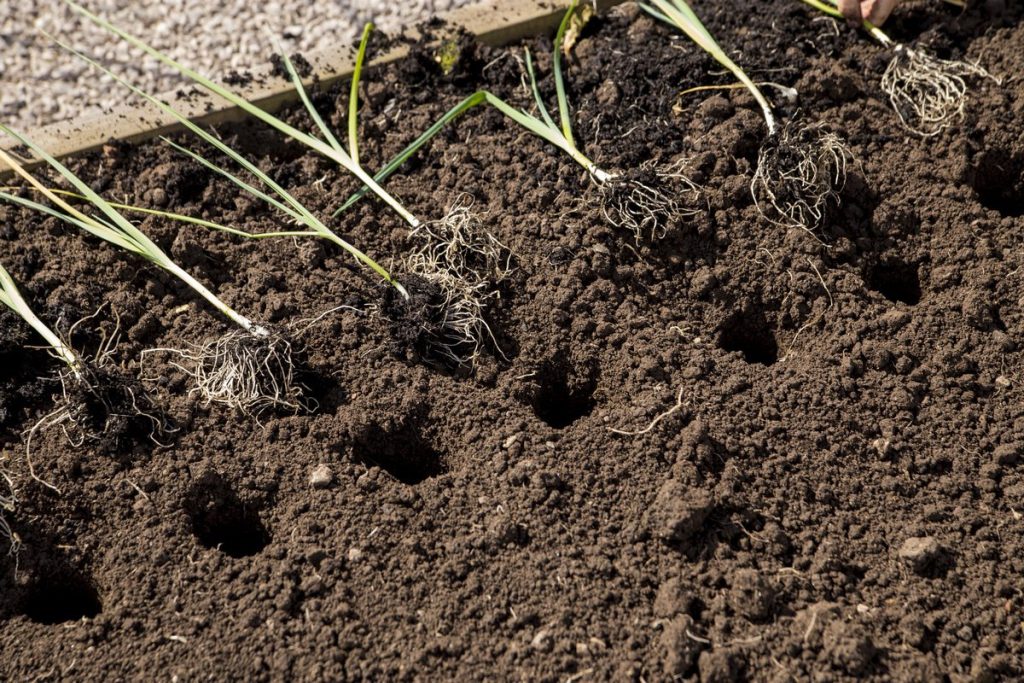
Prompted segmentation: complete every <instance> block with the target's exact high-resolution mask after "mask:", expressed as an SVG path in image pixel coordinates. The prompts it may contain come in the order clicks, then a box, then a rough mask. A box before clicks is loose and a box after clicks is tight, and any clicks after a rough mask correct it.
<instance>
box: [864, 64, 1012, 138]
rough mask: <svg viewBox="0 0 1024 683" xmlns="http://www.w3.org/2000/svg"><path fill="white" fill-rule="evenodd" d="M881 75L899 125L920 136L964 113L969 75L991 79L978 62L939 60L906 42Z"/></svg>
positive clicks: (949, 122) (936, 133)
mask: <svg viewBox="0 0 1024 683" xmlns="http://www.w3.org/2000/svg"><path fill="white" fill-rule="evenodd" d="M894 50H895V52H896V56H895V57H893V59H892V61H891V62H889V66H888V67H886V69H885V73H884V74H882V91H883V92H885V94H886V95H888V96H889V101H890V102H891V103H892V106H893V109H895V110H896V113H897V114H898V115H899V117H900V122H901V123H902V124H903V126H904V127H905V128H906V129H907V130H909V131H910V132H912V133H916V134H917V135H921V136H923V137H931V136H934V135H938V134H939V133H940V132H942V131H943V130H945V129H946V128H949V127H950V126H953V125H954V124H955V123H956V121H957V120H959V119H962V118H963V115H964V104H965V102H966V100H967V81H966V79H969V78H972V77H974V78H993V79H994V77H993V76H992V74H990V73H989V72H988V71H986V70H985V69H984V68H983V67H982V66H981V65H979V64H975V63H972V62H963V61H957V60H948V59H939V58H938V57H934V56H932V55H930V54H928V53H927V52H925V51H924V50H919V49H918V50H915V49H913V48H910V47H908V46H906V45H897V46H895V48H894Z"/></svg>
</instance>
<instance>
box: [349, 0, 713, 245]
mask: <svg viewBox="0 0 1024 683" xmlns="http://www.w3.org/2000/svg"><path fill="white" fill-rule="evenodd" d="M578 4H579V3H578V0H573V1H572V2H571V3H570V5H569V9H568V10H567V11H566V13H565V15H564V16H563V17H562V22H561V24H560V25H559V27H558V32H557V34H556V36H555V43H554V44H555V50H554V54H553V56H552V61H553V67H552V68H553V72H554V78H555V90H556V92H557V99H558V114H559V121H560V123H559V124H556V123H555V121H554V119H553V118H552V116H551V114H550V113H549V111H548V109H547V106H546V105H545V104H544V101H543V98H542V97H541V94H540V89H539V87H538V85H537V78H536V73H535V71H534V68H533V60H532V58H531V55H530V53H529V51H527V52H526V67H527V74H528V76H529V78H530V84H531V90H532V91H533V96H534V100H535V101H536V104H537V108H538V110H539V116H534V115H533V114H530V113H528V112H526V111H524V110H522V109H517V108H516V107H514V106H512V105H511V104H509V103H508V102H506V101H505V100H503V99H501V98H500V97H498V96H496V95H494V94H493V93H491V92H489V91H487V90H478V91H477V92H475V93H473V94H472V95H470V96H468V97H467V98H466V99H464V100H462V101H461V102H459V103H458V104H457V105H455V106H454V107H452V108H451V109H450V110H448V111H447V112H445V114H444V115H443V116H441V118H439V119H438V120H437V121H436V122H435V123H434V124H433V125H432V126H431V127H430V128H428V129H427V130H426V131H425V132H424V133H423V134H422V135H420V136H419V137H418V138H416V139H415V140H414V141H413V142H412V143H410V144H409V146H408V147H406V148H405V149H404V150H402V151H401V152H400V153H399V154H398V155H397V156H395V158H394V159H392V160H391V161H390V162H388V164H387V165H386V166H385V167H384V168H383V169H381V170H380V171H379V172H378V173H377V175H376V176H374V178H375V179H376V180H377V181H378V182H382V181H384V180H385V179H387V178H388V176H390V175H391V174H392V173H394V172H395V171H397V170H398V169H399V168H400V167H401V166H402V164H404V163H405V162H406V161H407V160H408V159H409V158H410V157H412V155H414V154H415V153H416V152H417V151H419V149H420V148H421V147H423V146H424V145H426V144H427V143H428V142H430V140H432V139H433V138H434V137H435V136H436V135H437V134H438V133H440V132H441V130H442V129H443V128H444V127H445V126H446V125H448V124H449V123H451V122H452V121H454V120H455V119H456V118H458V117H459V116H460V115H462V114H463V113H465V112H466V111H468V110H470V109H472V108H473V107H476V106H477V105H480V104H488V105H490V106H492V107H494V108H495V109H497V110H498V111H500V112H501V113H502V114H504V115H505V116H507V117H508V118H510V119H512V120H513V121H515V122H516V123H518V124H519V125H520V126H522V127H523V128H525V129H526V130H528V131H529V132H530V133H533V134H534V135H536V136H538V137H540V138H542V139H544V140H546V141H548V142H550V143H551V144H552V145H554V146H556V147H558V148H559V149H561V150H562V151H563V152H565V153H566V154H567V155H569V157H570V158H571V159H572V160H573V161H575V162H576V163H578V164H579V165H580V166H582V167H583V168H584V169H585V170H586V172H587V174H588V175H589V176H590V178H591V179H593V180H594V182H595V183H596V185H597V187H598V188H599V191H600V193H601V197H602V201H601V208H602V211H603V213H604V216H605V218H606V219H607V220H608V222H609V223H610V224H612V225H614V226H616V227H622V228H626V229H629V230H630V231H632V232H633V234H634V235H635V237H636V238H637V240H640V239H641V238H642V237H643V236H644V235H650V236H651V237H653V238H660V237H662V236H664V234H665V232H666V231H667V230H668V227H669V223H670V222H671V221H673V220H675V219H678V218H680V217H684V216H687V215H694V214H695V213H696V211H693V210H692V209H689V208H687V207H686V206H685V205H684V204H683V203H681V202H680V201H679V200H678V199H677V197H678V196H679V195H681V194H683V193H693V194H695V193H696V192H697V191H698V188H697V186H696V185H694V183H692V182H691V181H690V180H689V179H688V178H687V177H686V176H685V175H684V174H683V173H682V171H681V168H680V166H678V165H677V166H673V167H671V168H667V169H659V168H656V167H655V166H654V165H653V164H646V165H645V166H643V167H642V168H640V169H637V170H636V171H634V172H632V173H609V172H608V171H605V170H604V169H602V168H601V167H599V166H598V165H597V164H596V163H594V162H593V161H591V160H590V159H589V158H588V157H587V156H586V154H584V153H583V151H582V150H581V149H580V148H579V146H578V145H577V144H576V139H575V136H574V134H573V129H572V112H571V111H570V109H569V103H568V97H567V96H566V91H565V79H564V75H563V71H562V56H561V46H562V45H563V44H564V42H565V39H566V32H567V30H568V29H569V27H570V25H571V23H572V19H573V17H574V15H575V12H576V9H577V6H578ZM668 183H675V184H676V185H677V186H676V187H674V188H668V187H665V186H666V184H668ZM367 191H369V188H367V187H364V188H362V189H361V190H359V191H358V192H356V193H355V194H353V195H352V196H351V197H349V198H348V200H347V201H346V202H345V203H344V204H343V205H342V206H341V208H339V209H338V210H337V211H336V212H335V214H334V215H338V214H339V213H341V212H343V211H345V210H346V209H348V208H349V207H351V206H352V205H353V204H355V203H356V202H357V201H359V199H360V198H362V197H363V196H364V195H365V194H366V192H367Z"/></svg>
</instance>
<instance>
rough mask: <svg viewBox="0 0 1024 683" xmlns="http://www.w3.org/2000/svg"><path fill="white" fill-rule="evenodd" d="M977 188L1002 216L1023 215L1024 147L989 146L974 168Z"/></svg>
mask: <svg viewBox="0 0 1024 683" xmlns="http://www.w3.org/2000/svg"><path fill="white" fill-rule="evenodd" d="M974 191H975V192H977V193H978V201H980V202H981V203H982V204H983V205H985V206H987V207H988V208H990V209H994V210H996V211H998V212H999V213H1000V214H1002V215H1003V216H1024V151H1021V152H1015V153H1014V152H1010V151H1009V150H1006V149H989V150H986V151H985V153H984V154H982V155H981V158H980V159H979V161H978V163H977V165H976V166H975V168H974Z"/></svg>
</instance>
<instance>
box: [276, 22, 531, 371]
mask: <svg viewBox="0 0 1024 683" xmlns="http://www.w3.org/2000/svg"><path fill="white" fill-rule="evenodd" d="M372 32H373V24H370V23H368V24H367V25H366V26H365V27H364V29H363V34H362V38H361V40H360V43H359V49H358V51H357V53H356V62H355V68H354V70H353V74H352V84H351V88H350V94H349V104H348V144H349V155H350V156H351V158H352V159H354V160H357V161H356V163H357V164H358V159H359V136H358V131H359V119H358V112H359V79H360V76H361V74H362V69H363V62H364V60H365V59H366V53H367V47H368V44H369V40H370V35H371V34H372ZM278 52H279V53H280V54H281V58H282V63H283V64H284V66H285V69H286V70H287V72H288V75H289V77H290V78H291V81H292V84H293V85H294V86H295V89H296V91H297V92H298V94H299V98H300V99H301V100H302V103H303V105H304V106H305V107H306V110H307V112H308V113H309V115H310V118H312V119H313V121H314V123H315V124H316V126H317V127H318V128H319V129H320V131H321V133H322V134H323V136H324V138H325V139H326V140H327V141H328V143H329V144H330V145H331V146H332V147H333V148H334V149H335V151H337V152H339V153H344V150H343V148H342V147H341V143H340V142H338V139H337V138H336V137H335V136H334V134H333V133H332V132H331V130H330V128H329V127H328V126H327V124H326V123H325V122H324V120H323V118H322V117H321V116H320V114H319V112H317V110H316V107H314V106H313V102H312V100H311V99H310V97H309V94H308V93H307V92H306V89H305V87H304V86H303V85H302V79H301V78H300V77H299V74H298V72H297V71H296V69H295V67H294V65H293V64H292V61H291V59H290V58H289V57H288V55H287V54H285V53H284V52H283V51H282V50H280V49H279V50H278ZM470 207H471V204H470V203H468V202H466V201H464V200H463V199H462V198H460V199H459V200H457V201H456V202H455V203H454V204H453V205H452V206H450V207H449V209H448V211H447V212H446V214H445V216H444V217H443V218H441V219H439V220H436V221H428V222H426V223H421V224H419V225H417V226H414V227H413V229H412V231H411V232H410V237H411V238H412V239H414V240H416V243H417V246H416V247H415V248H414V250H413V252H412V254H410V255H408V256H407V257H406V258H404V259H403V269H404V270H405V272H407V273H408V274H409V275H410V276H411V277H410V285H417V286H419V288H420V289H422V290H423V291H422V292H420V293H419V296H413V297H411V298H410V297H406V299H405V300H404V301H402V302H399V306H398V307H397V309H398V310H397V312H398V313H399V317H400V318H401V319H402V322H403V323H405V324H406V325H407V326H408V327H411V328H413V329H415V330H416V333H415V334H414V335H413V336H414V337H415V339H414V340H413V341H414V343H415V344H416V345H417V346H419V347H420V350H421V352H422V353H423V355H424V357H425V358H427V359H430V360H439V361H440V362H442V363H444V364H446V365H452V366H469V365H472V364H473V362H474V361H475V360H476V358H477V356H478V355H479V354H480V351H481V350H482V348H483V346H484V343H485V342H486V341H487V340H490V341H491V342H492V343H493V345H494V347H495V348H497V344H496V342H495V339H494V335H493V334H492V331H491V329H490V326H489V325H488V324H487V319H486V308H487V299H489V298H491V297H493V296H495V295H496V292H494V290H493V287H494V285H495V284H497V283H498V282H500V281H501V280H502V279H503V278H504V277H505V276H506V275H508V273H509V272H510V270H511V267H510V263H509V257H508V249H507V248H506V247H505V246H504V245H502V244H501V242H499V241H498V239H497V238H495V237H494V236H493V235H491V234H490V233H487V232H486V231H484V230H482V229H481V227H480V219H479V217H477V216H476V215H474V214H473V213H472V212H471V211H470ZM414 294H416V293H414ZM402 335H403V336H407V332H402ZM499 353H500V350H499Z"/></svg>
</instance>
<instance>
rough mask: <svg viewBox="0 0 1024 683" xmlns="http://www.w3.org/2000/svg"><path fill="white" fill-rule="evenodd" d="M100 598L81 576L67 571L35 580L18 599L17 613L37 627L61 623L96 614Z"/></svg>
mask: <svg viewBox="0 0 1024 683" xmlns="http://www.w3.org/2000/svg"><path fill="white" fill-rule="evenodd" d="M101 609H102V606H101V605H100V596H99V593H97V592H96V587H95V586H93V584H92V582H91V581H90V580H89V579H88V578H87V577H86V576H84V575H83V574H81V573H79V572H76V571H72V570H68V571H65V572H59V573H57V574H54V575H52V576H47V577H45V578H44V579H41V580H39V581H36V582H35V583H34V584H32V585H31V586H30V587H29V588H28V589H27V593H26V594H25V596H24V598H23V599H22V603H21V612H22V614H24V615H25V616H26V617H28V618H29V619H31V620H32V621H34V622H35V623H37V624H47V625H53V624H65V623H68V622H72V621H78V620H79V619H91V618H92V617H95V616H96V615H97V614H99V613H100V611H101Z"/></svg>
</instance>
